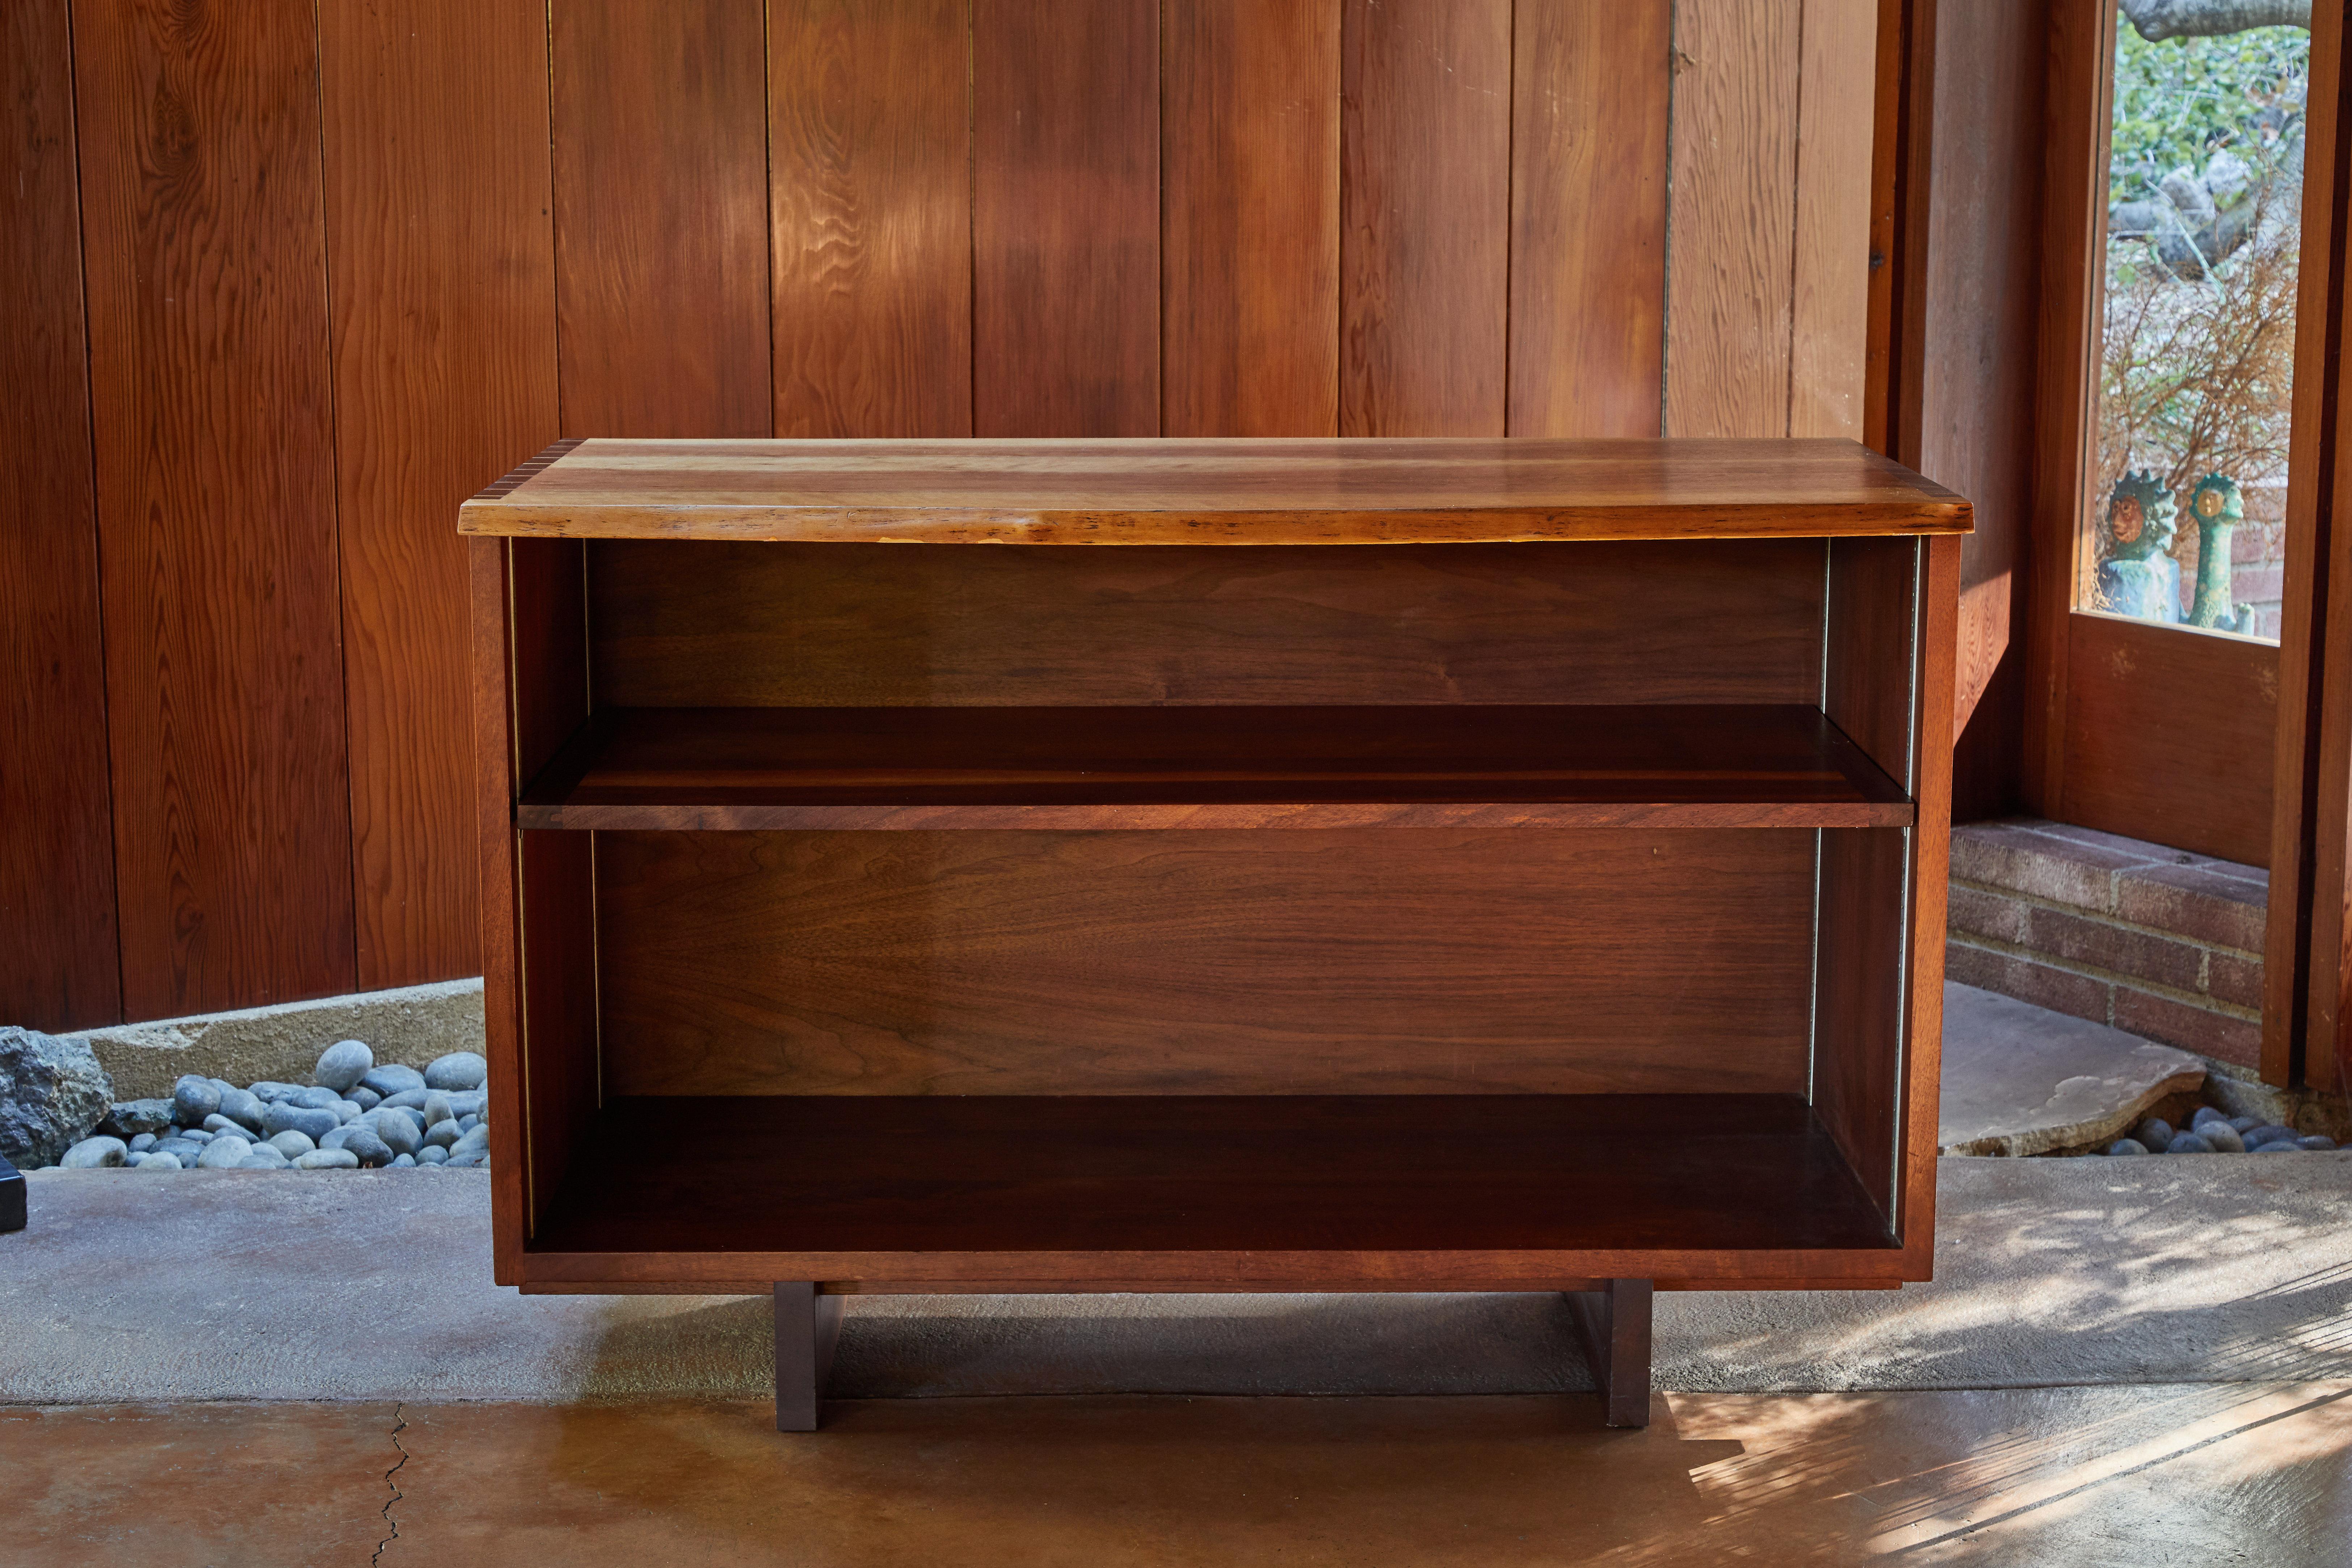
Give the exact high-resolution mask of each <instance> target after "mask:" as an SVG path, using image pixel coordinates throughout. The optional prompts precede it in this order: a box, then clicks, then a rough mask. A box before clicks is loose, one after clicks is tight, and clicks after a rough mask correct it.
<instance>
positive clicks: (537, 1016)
mask: <svg viewBox="0 0 2352 1568" xmlns="http://www.w3.org/2000/svg"><path fill="white" fill-rule="evenodd" d="M518 837H519V839H520V854H519V857H518V859H519V871H520V878H519V879H520V887H521V900H520V908H519V910H518V911H517V914H518V919H517V922H516V923H517V926H518V928H519V930H520V933H521V936H520V952H521V959H522V976H523V983H522V1036H521V1041H520V1052H519V1055H520V1058H521V1062H522V1069H523V1071H522V1077H523V1094H524V1098H525V1100H526V1104H525V1116H524V1119H523V1129H524V1148H523V1155H524V1170H525V1172H526V1180H527V1184H528V1192H529V1197H530V1221H531V1229H532V1232H533V1233H534V1234H536V1232H537V1230H538V1228H539V1222H540V1220H541V1218H542V1217H543V1216H544V1215H546V1213H547V1206H548V1205H549V1203H550V1202H551V1201H552V1199H553V1198H554V1195H555V1193H556V1190H557V1189H558V1188H559V1187H560V1186H562V1183H563V1173H564V1170H565V1168H566V1167H567V1166H568V1165H569V1164H570V1163H571V1160H572V1154H573V1153H574V1152H576V1151H577V1150H578V1148H579V1146H580V1143H581V1142H582V1140H583V1139H584V1138H585V1137H586V1136H587V1132H588V1124H589V1122H590V1121H593V1119H594V1117H595V1114H596V1107H597V1103H598V1098H599V1097H598V1081H597V1080H598V1074H599V1067H598V1063H597V1055H596V923H595V909H596V873H595V860H594V855H595V836H594V835H593V834H588V833H524V834H520V835H518Z"/></svg>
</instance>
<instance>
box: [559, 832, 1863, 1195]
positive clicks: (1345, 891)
mask: <svg viewBox="0 0 2352 1568" xmlns="http://www.w3.org/2000/svg"><path fill="white" fill-rule="evenodd" d="M534 837H555V836H552V835H537V836H534ZM597 838H598V858H599V863H600V878H599V884H598V888H597V897H598V900H599V901H600V904H601V920H602V941H603V951H604V966H603V973H602V983H603V987H604V994H603V1010H604V1035H605V1038H606V1039H607V1040H608V1041H609V1042H610V1049H609V1052H608V1059H607V1061H606V1065H605V1075H606V1081H605V1089H606V1092H607V1093H608V1094H610V1095H614V1096H618V1095H628V1094H663V1095H674V1094H859V1095H865V1094H1057V1093H1093V1094H1204V1093H1205V1094H1293V1093H1512V1092H1519V1093H1621V1092H1652V1093H1687V1092H1700V1091H1705V1092H1718V1093H1732V1092H1737V1093H1801V1092H1802V1091H1803V1089H1804V1081H1805V1034H1806V1019H1807V1011H1808V1007H1809V1005H1810V999H1809V994H1808V993H1809V984H1808V982H1809V963H1808V957H1807V955H1808V953H1809V952H1810V951H1811V941H1812V911H1811V900H1810V894H1811V887H1812V879H1813V834H1812V833H1811V831H1810V830H1805V829H1794V830H1791V829H1766V828H1755V829H1729V830H1722V829H1717V830H1686V831H1664V832H1651V833H1643V832H1638V831H1617V830H1560V829H1541V828H1512V829H1502V830H1496V829H1487V830H1483V831H1472V830H1448V829H1429V830H1424V831H1416V832H1378V831H1373V832H1346V831H1339V832H1312V831H1299V832H1288V833H1281V834H1253V833H1223V832H1205V831H1203V832H1172V833H1159V832H1133V833H1053V832H1011V831H973V832H961V833H952V832H949V833H941V832H906V833H833V834H824V833H601V834H599V835H598V836H597ZM1879 1164H1880V1168H1881V1169H1882V1170H1883V1169H1884V1166H1885V1161H1884V1160H1883V1159H1882V1160H1881V1161H1880V1162H1879Z"/></svg>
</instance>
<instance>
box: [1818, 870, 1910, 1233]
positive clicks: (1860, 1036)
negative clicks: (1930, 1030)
mask: <svg viewBox="0 0 2352 1568" xmlns="http://www.w3.org/2000/svg"><path fill="white" fill-rule="evenodd" d="M1908 837H1909V836H1908V835H1906V834H1905V833H1903V832H1902V831H1901V830H1899V829H1893V828H1881V829H1875V830H1869V831H1864V832H1859V833H1853V832H1840V833H1828V832H1825V833H1823V834H1822V865H1821V894H1820V897H1821V933H1820V940H1819V942H1818V944H1817V946H1816V947H1815V949H1814V959H1815V963H1816V966H1817V967H1816V970H1815V986H1816V991H1815V1003H1814V1005H1815V1014H1814V1017H1815V1025H1814V1033H1813V1072H1812V1098H1813V1108H1814V1110H1815V1112H1816V1113H1817V1114H1818V1115H1819V1116H1820V1117H1821V1119H1822V1126H1824V1127H1825V1128H1827V1129H1828V1130H1829V1131H1830V1134H1831V1136H1832V1137H1833V1138H1835V1139H1836V1140H1837V1143H1838V1147H1839V1148H1840V1149H1841V1150H1842V1151H1843V1152H1844V1154H1845V1157H1846V1161H1847V1163H1849V1164H1851V1165H1852V1166H1853V1170H1854V1173H1856V1174H1857V1175H1859V1176H1860V1177H1861V1178H1862V1181H1863V1185H1864V1188H1865V1189H1866V1190H1867V1191H1868V1192H1869V1193H1870V1194H1871V1202H1872V1204H1873V1205H1874V1206H1875V1207H1876V1208H1877V1209H1878V1211H1879V1212H1880V1213H1881V1214H1882V1215H1885V1216H1886V1217H1887V1219H1888V1221H1889V1222H1890V1223H1892V1222H1893V1220H1894V1219H1895V1215H1896V1214H1897V1212H1898V1211H1897V1208H1896V1205H1895V1171H1896V1168H1897V1166H1898V1164H1899V1163H1900V1162H1901V1158H1902V1153H1903V1151H1902V1149H1901V1148H1900V1147H1899V1145H1898V1142H1897V1134H1898V1129H1899V1128H1900V1127H1901V1125H1902V1106H1901V1093H1900V1091H1901V1085H1902V1080H1903V1047H1904V1040H1905V1037H1906V1027H1905V1026H1906V1017H1905V1009H1904V1004H1905V1000H1906V994H1905V989H1904V978H1905V971H1904V964H1905V960H1906V956H1907V955H1908V952H1909V943H1908V936H1909V931H1908V928H1909V925H1910V921H1909V919H1908V918H1907V917H1908V914H1909V910H1907V909H1906V907H1905V902H1906V900H1905V894H1906V890H1907V889H1906V885H1905V871H1906V867H1907V863H1908V861H1909V859H1910V848H1911V847H1910V844H1909V842H1908Z"/></svg>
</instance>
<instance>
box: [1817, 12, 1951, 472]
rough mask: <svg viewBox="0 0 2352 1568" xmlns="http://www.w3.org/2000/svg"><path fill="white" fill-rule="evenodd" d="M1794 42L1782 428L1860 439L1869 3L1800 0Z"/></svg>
mask: <svg viewBox="0 0 2352 1568" xmlns="http://www.w3.org/2000/svg"><path fill="white" fill-rule="evenodd" d="M1800 44H1801V47H1800V55H1799V63H1798V84H1797V176H1796V180H1797V184H1796V204H1797V205H1796V226H1795V239H1794V244H1795V265H1794V282H1793V283H1792V285H1791V287H1790V313H1791V318H1792V319H1791V321H1790V342H1789V434H1790V435H1791V436H1843V437H1846V438H1847V439H1848V440H1860V439H1861V438H1862V413H1863V366H1864V360H1865V359H1866V358H1867V356H1868V353H1869V338H1870V325H1869V309H1870V143H1871V132H1872V129H1873V127H1872V119H1873V116H1872V109H1873V104H1872V100H1871V94H1870V92H1869V91H1868V90H1867V85H1868V84H1869V83H1870V81H1871V80H1872V79H1873V77H1874V74H1875V72H1876V69H1877V60H1878V14H1877V6H1876V0H1804V14H1803V18H1802V25H1801V40H1800ZM1961 493H1962V494H1964V495H1965V494H1967V493H1969V492H1967V491H1965V490H1963V491H1962V492H1961Z"/></svg>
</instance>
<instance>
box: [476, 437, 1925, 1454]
mask: <svg viewBox="0 0 2352 1568" xmlns="http://www.w3.org/2000/svg"><path fill="white" fill-rule="evenodd" d="M460 527H461V529H462V530H463V531H465V532H466V533H467V534H469V535H472V536H473V540H472V545H471V549H472V552H473V586H474V604H473V626H474V638H475V658H476V666H475V668H476V682H477V685H476V689H477V693H478V750H479V756H480V759H481V773H482V790H481V812H482V821H481V829H482V832H481V843H482V856H483V859H482V867H483V885H484V892H485V898H484V908H485V911H486V915H485V918H486V931H485V939H486V952H487V953H488V1019H489V1039H490V1049H491V1052H492V1058H491V1059H492V1076H491V1082H492V1086H493V1092H494V1100H493V1116H492V1121H491V1127H492V1130H493V1133H494V1138H495V1142H494V1144H493V1150H494V1155H493V1162H492V1170H493V1173H494V1182H495V1185H496V1191H497V1207H496V1214H497V1226H498V1269H499V1280H500V1281H501V1282H502V1283H506V1284H511V1285H517V1286H520V1287H521V1288H522V1289H525V1290H562V1291H641V1290H704V1291H727V1290H737V1291H752V1290H757V1291H760V1292H762V1293H765V1292H767V1291H768V1290H770V1289H776V1288H777V1287H778V1286H779V1283H780V1282H782V1284H783V1285H785V1286H788V1287H790V1289H792V1290H793V1292H796V1293H795V1294H793V1295H792V1297H791V1302H792V1303H794V1304H793V1305H792V1307H791V1311H790V1313H789V1314H788V1313H787V1312H786V1310H785V1306H786V1298H785V1296H784V1295H783V1294H782V1293H780V1295H779V1302H780V1316H779V1322H780V1323H784V1322H786V1321H787V1319H788V1317H789V1318H790V1321H793V1322H806V1323H812V1324H816V1325H822V1324H824V1322H826V1321H828V1320H829V1318H830V1317H831V1315H830V1314H828V1313H826V1312H825V1311H824V1310H822V1309H823V1307H824V1298H825V1297H827V1296H830V1295H835V1294H839V1293H844V1292H854V1291H943V1290H944V1291H971V1290H982V1291H996V1290H1005V1291H1018V1290H1135V1289H1150V1290H1161V1289H1164V1290H1317V1289H1410V1290H1446V1289H1461V1290H1472V1289H1553V1290H1599V1289H1601V1288H1602V1287H1603V1286H1604V1285H1607V1284H1608V1282H1611V1281H1618V1282H1654V1284H1655V1285H1656V1286H1657V1287H1659V1288H1664V1289H1673V1288H1675V1287H1698V1288H1724V1287H1728V1286H1742V1287H1755V1286H1765V1287H1769V1286H1783V1287H1787V1286H1799V1285H1805V1284H1825V1285H1836V1286H1842V1287H1872V1286H1892V1285H1894V1284H1896V1283H1898V1282H1900V1281H1903V1280H1906V1279H1925V1278H1927V1272H1928V1267H1929V1262H1930V1258H1931V1230H1932V1213H1933V1202H1934V1194H1933V1183H1934V1173H1935V1165H1934V1153H1935V1126H1936V1116H1935V1097H1936V1061H1937V1020H1938V1005H1939V1002H1940V997H1941V973H1942V952H1943V928H1944V882H1945V857H1946V843H1947V835H1948V799H1947V796H1948V767H1949V758H1950V752H1951V735H1950V714H1951V708H1952V692H1951V685H1952V658H1953V648H1952V637H1953V632H1952V627H1953V624H1954V617H1955V614H1956V600H1957V592H1958V558H1959V557H1958V550H1959V542H1960V541H1959V538H1958V535H1959V534H1961V533H1963V532H1965V531H1967V529H1968V527H1969V508H1968V505H1967V503H1966V502H1965V501H1963V500H1960V499H1959V498H1958V497H1956V496H1953V495H1951V494H1949V493H1948V492H1946V491H1943V490H1941V489H1937V488H1936V487H1935V486H1933V485H1930V484H1928V483H1927V482H1926V481H1924V480H1922V479H1919V478H1918V477H1917V476H1916V475H1913V474H1911V473H1909V472H1907V471H1906V470H1904V469H1902V468H1897V467H1895V465H1893V464H1891V463H1888V462H1886V461H1885V460H1884V459H1882V458H1877V457H1875V456H1874V455H1872V454H1870V453H1869V452H1867V451H1865V450H1864V448H1862V447H1858V446H1855V445H1853V444H1852V443H1848V442H1840V441H1753V442H1729V441H1727V442H1696V441H1689V442H1661V441H1601V442H1568V441H1544V440H1513V441H1494V440H1453V439H1441V440H1396V441H1386V440H1365V441H1330V440H1136V441H1112V440H1100V441H836V442H791V441H586V442H568V443H564V444H562V445H561V446H559V447H553V448H551V449H550V450H549V451H548V452H546V453H544V454H542V455H541V457H540V458H536V459H534V460H533V461H532V462H530V463H529V464H527V465H525V466H524V467H523V468H520V469H518V470H516V472H515V473H513V474H512V475H509V477H508V478H507V479H503V480H501V481H500V482H499V484H497V485H495V486H493V487H492V488H491V489H488V490H486V491H485V492H483V493H482V494H481V495H480V496H478V497H477V498H475V499H474V500H471V501H468V502H467V504H466V506H465V508H464V510H463V513H462V516H461V521H460ZM1646 1289H1647V1288H1646V1285H1644V1286H1643V1289H1641V1290H1640V1291H1638V1292H1637V1291H1635V1290H1633V1289H1629V1288H1628V1287H1627V1285H1626V1284H1623V1283H1621V1284H1620V1285H1619V1286H1617V1287H1615V1288H1614V1289H1612V1292H1611V1293H1610V1294H1608V1295H1605V1296H1602V1297H1599V1298H1596V1300H1601V1301H1605V1302H1612V1303H1615V1310H1616V1314H1617V1317H1618V1321H1619V1329H1620V1331H1621V1337H1622V1331H1624V1329H1625V1320H1626V1318H1627V1316H1628V1314H1629V1313H1632V1312H1633V1311H1634V1310H1636V1306H1638V1310H1641V1311H1643V1312H1645V1311H1646V1301H1647V1294H1646ZM1628 1303H1634V1304H1635V1305H1633V1306H1629V1305H1628ZM1600 1316H1601V1317H1602V1318H1603V1319H1606V1318H1607V1317H1608V1316H1609V1313H1608V1312H1607V1311H1606V1310H1604V1311H1602V1312H1601V1314H1600ZM812 1331H814V1330H812ZM795 1332H797V1331H795ZM1619 1348H1620V1350H1621V1351H1622V1348H1623V1347H1622V1345H1621V1346H1620V1347H1619ZM792 1359H793V1364H796V1365H797V1364H801V1363H807V1362H808V1361H809V1358H808V1357H806V1356H803V1355H800V1354H799V1353H798V1352H797V1351H795V1352H794V1355H793V1358H792ZM1620 1359H1621V1360H1622V1357H1621V1358H1620ZM821 1362H822V1357H821V1356H819V1357H818V1358H817V1359H816V1363H812V1364H821ZM782 1364H783V1363H782V1362H780V1365H782ZM811 1408H813V1405H812V1406H811Z"/></svg>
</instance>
